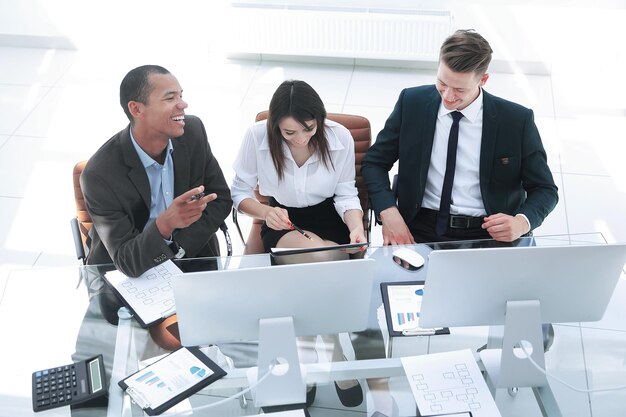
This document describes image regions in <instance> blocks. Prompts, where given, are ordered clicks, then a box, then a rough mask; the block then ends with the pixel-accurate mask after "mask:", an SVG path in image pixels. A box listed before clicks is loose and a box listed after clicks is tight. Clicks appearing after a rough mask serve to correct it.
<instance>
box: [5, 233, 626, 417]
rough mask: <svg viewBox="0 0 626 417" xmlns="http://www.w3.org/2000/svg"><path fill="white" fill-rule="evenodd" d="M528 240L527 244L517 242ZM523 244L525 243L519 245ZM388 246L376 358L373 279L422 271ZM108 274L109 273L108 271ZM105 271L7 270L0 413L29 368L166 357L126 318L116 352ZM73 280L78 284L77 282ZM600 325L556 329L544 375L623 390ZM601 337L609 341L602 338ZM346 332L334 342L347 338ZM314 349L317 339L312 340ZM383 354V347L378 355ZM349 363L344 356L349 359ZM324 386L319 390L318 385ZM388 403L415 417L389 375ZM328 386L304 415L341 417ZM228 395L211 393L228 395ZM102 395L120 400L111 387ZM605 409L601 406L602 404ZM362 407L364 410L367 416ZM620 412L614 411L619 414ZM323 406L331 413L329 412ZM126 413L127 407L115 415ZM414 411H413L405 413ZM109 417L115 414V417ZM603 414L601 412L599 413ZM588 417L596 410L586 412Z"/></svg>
mask: <svg viewBox="0 0 626 417" xmlns="http://www.w3.org/2000/svg"><path fill="white" fill-rule="evenodd" d="M534 242H535V244H537V245H540V246H542V245H546V246H549V245H569V244H589V243H599V244H601V243H604V242H603V239H602V237H601V236H599V235H597V234H593V235H582V236H551V237H541V238H535V239H534ZM526 243H527V242H526ZM526 243H524V244H526ZM493 244H494V242H492V241H475V242H462V243H458V244H457V243H446V244H429V245H416V247H415V248H417V249H418V251H420V252H425V253H427V252H428V251H430V250H433V249H454V248H458V247H461V246H462V247H468V245H471V246H474V247H481V246H482V247H484V246H493ZM391 252H392V248H370V249H368V252H367V254H366V256H367V257H371V258H374V259H376V261H377V263H378V264H377V265H379V267H377V269H378V271H379V273H378V276H377V277H376V280H375V284H374V285H375V288H374V291H373V299H372V311H371V312H370V315H371V320H370V325H371V326H370V327H371V328H372V329H371V330H372V332H371V333H370V334H369V335H368V336H367V337H366V339H368V338H369V340H365V344H364V345H363V344H362V343H363V342H364V340H360V341H359V340H356V341H355V342H354V343H355V346H357V348H359V347H358V346H359V345H358V344H359V343H361V344H362V345H360V346H365V347H367V346H373V350H372V352H375V353H374V354H371V352H370V354H371V355H373V356H375V355H377V354H379V353H380V352H381V350H380V348H381V346H382V343H384V344H385V345H384V346H385V347H388V338H381V337H380V336H381V335H383V334H385V332H381V331H380V327H379V324H380V320H378V316H377V312H376V309H377V307H378V306H379V305H380V290H379V283H380V282H386V281H402V280H407V281H412V280H419V279H423V278H424V275H425V268H422V269H421V270H419V271H417V272H412V273H410V272H406V271H404V270H402V269H401V268H399V267H398V266H397V265H395V264H393V262H392V261H391ZM215 261H217V262H218V264H219V266H220V268H226V269H228V268H243V267H252V266H263V265H269V258H268V256H267V255H252V256H240V257H230V258H225V257H224V258H216V259H215ZM108 269H110V267H108ZM105 270H107V267H106V266H98V267H93V266H92V267H80V268H79V267H74V268H49V269H31V270H19V271H12V272H11V273H10V274H9V276H8V278H7V281H6V286H5V288H4V292H3V294H2V298H0V328H1V329H2V330H3V337H2V345H1V348H0V349H1V353H2V355H0V370H1V371H0V374H1V375H2V378H0V416H23V415H34V413H33V411H32V406H31V393H30V389H31V387H30V383H31V372H33V371H35V370H38V369H43V368H49V367H53V366H58V365H62V364H66V363H69V362H71V361H76V360H80V359H84V358H87V357H90V356H93V355H95V354H98V353H102V354H103V355H104V358H105V366H106V369H107V371H108V373H109V377H110V372H111V370H112V369H113V359H114V356H115V353H116V349H117V352H118V354H119V352H120V349H128V352H130V353H129V355H128V357H127V363H126V366H127V371H128V373H130V372H132V371H133V370H135V369H137V366H138V361H141V360H144V359H148V358H151V357H154V356H156V355H159V354H163V353H167V351H165V350H164V349H162V348H160V347H158V346H157V345H156V344H155V343H154V342H153V341H152V339H151V338H150V335H149V333H148V332H147V331H146V330H144V329H141V328H140V327H139V326H138V325H137V324H136V323H135V321H134V320H130V321H129V323H130V327H129V328H130V333H129V334H130V337H129V338H128V339H127V340H125V341H124V342H123V344H125V346H123V347H120V345H119V344H120V342H119V341H118V343H117V344H118V346H116V338H117V337H118V326H116V325H115V324H114V323H115V321H116V320H117V307H118V306H119V302H117V300H116V299H115V297H112V294H111V293H110V292H109V290H108V289H107V288H106V287H105V286H104V284H103V282H102V279H101V278H100V274H101V273H102V272H103V271H105ZM79 277H82V279H80V280H79ZM624 292H626V285H625V284H624V280H623V279H622V280H620V283H619V284H618V288H617V290H616V294H617V293H619V294H622V295H623V293H624ZM616 298H617V297H616V296H614V300H612V302H611V305H610V306H609V310H608V311H607V316H608V318H607V317H606V316H605V320H614V319H615V317H618V316H619V314H622V313H623V312H624V307H623V306H622V305H623V304H624V303H623V302H621V301H620V300H619V299H616ZM606 324H607V323H606V322H604V323H603V322H599V324H598V325H596V326H593V324H590V325H587V324H583V325H582V326H581V325H580V324H577V323H569V324H564V325H556V326H555V327H556V338H555V343H554V345H553V346H552V348H551V350H550V351H549V352H548V353H547V354H546V363H547V367H548V370H549V371H551V372H553V373H555V374H556V375H557V376H559V377H561V378H564V379H566V380H567V381H568V382H570V383H572V384H574V385H576V386H580V387H585V386H587V384H589V386H590V387H591V388H593V387H606V386H610V385H617V384H619V383H621V384H623V381H624V380H625V379H626V378H624V376H625V375H626V365H625V362H626V332H611V333H610V334H609V333H608V332H607V331H606V330H603V329H602V326H603V325H606ZM487 334H488V330H487V328H479V327H468V328H453V329H452V334H451V335H439V336H432V337H424V336H418V337H403V338H395V339H394V342H393V356H394V357H401V356H409V355H418V354H426V353H435V352H443V351H450V350H455V349H463V348H470V349H472V350H476V349H477V348H478V347H480V346H482V345H483V344H485V343H486V340H487ZM607 337H608V339H609V340H608V341H605V340H606V338H607ZM347 340H348V339H347V336H345V337H343V339H342V341H343V342H346V341H347ZM318 343H319V342H318ZM607 343H608V344H609V345H610V346H614V347H615V348H616V349H618V350H619V351H620V352H621V361H620V360H619V359H620V358H619V356H620V354H619V352H618V353H617V354H614V356H612V357H610V358H607V360H609V359H610V360H611V361H613V362H611V367H610V370H609V369H608V368H607V366H606V363H604V362H603V360H602V359H603V356H604V355H605V354H606V352H607V351H612V350H613V349H611V348H609V347H607ZM223 350H224V352H225V353H227V354H229V355H231V356H232V357H233V359H234V361H235V364H236V366H250V365H253V364H254V362H255V358H254V355H255V354H256V349H255V346H254V345H248V346H246V345H241V346H238V347H236V348H234V349H232V348H229V347H226V348H224V349H223ZM383 352H384V351H383ZM348 356H349V357H351V355H350V354H348ZM322 385H323V384H322ZM389 387H390V390H391V392H392V394H393V398H394V401H395V402H396V403H397V405H398V409H399V415H414V410H415V409H414V402H413V399H412V397H411V394H410V391H409V390H408V386H407V384H406V381H405V380H404V378H403V377H393V378H391V379H390V382H389ZM552 387H553V390H554V392H555V396H556V399H557V401H558V403H559V405H560V407H561V410H562V412H563V415H567V416H590V415H591V413H590V407H589V402H590V400H594V401H599V400H600V399H601V401H603V402H604V401H607V402H609V403H615V402H616V403H618V404H619V403H621V404H622V405H623V404H626V393H624V392H608V393H602V394H593V395H592V396H591V397H590V395H589V394H584V393H574V392H572V391H570V390H568V389H567V388H564V387H562V386H561V385H558V384H556V383H552ZM333 391H334V388H333V387H332V385H331V386H320V387H319V388H318V397H317V400H316V403H315V404H314V405H315V406H316V407H313V408H312V409H311V414H312V415H313V416H315V415H318V416H323V415H341V414H342V410H341V406H340V404H339V402H338V400H337V397H336V395H334V392H333ZM231 392H232V390H231V391H230V392H226V391H225V393H215V395H218V396H219V395H222V396H224V395H229V394H230V393H231ZM110 395H111V396H112V397H113V396H121V394H120V393H119V392H118V391H117V390H116V391H115V392H113V390H111V393H110ZM196 397H203V398H200V399H198V398H194V404H196V403H198V402H202V401H209V402H210V401H213V400H214V399H212V398H213V397H210V396H207V395H205V396H196ZM497 403H498V406H499V407H500V409H501V412H502V415H503V416H517V415H520V416H521V415H524V416H534V415H540V412H539V410H538V408H537V406H536V404H535V402H534V398H533V397H532V394H531V392H530V390H524V389H522V390H520V394H518V396H517V397H515V398H511V397H508V395H506V393H503V394H502V395H501V393H498V396H497ZM372 404H373V403H372V397H371V395H368V396H367V400H366V401H365V402H364V405H362V406H361V407H358V408H357V409H350V410H348V409H344V410H347V411H343V412H345V413H346V414H345V415H355V412H356V415H366V413H367V415H369V414H371V412H372V410H373V405H372ZM608 408H610V407H608ZM368 409H369V410H368ZM620 409H623V408H620ZM217 410H219V411H211V413H212V414H211V413H209V412H207V415H246V414H255V413H257V412H258V410H256V409H255V408H254V407H253V406H252V405H249V407H248V408H247V409H245V410H244V409H241V408H240V406H239V403H238V402H237V401H232V402H231V403H230V404H228V405H225V406H224V407H222V408H219V409H217ZM329 410H331V411H329ZM124 411H125V413H126V414H127V415H130V414H131V411H130V410H129V409H128V408H125V409H124ZM106 413H107V409H106V406H105V407H100V408H91V409H76V410H71V411H70V409H69V407H64V408H59V409H56V410H50V411H48V412H44V413H39V415H59V416H64V415H73V416H80V415H90V416H91V415H106ZM411 413H413V414H411ZM118 414H119V413H117V414H116V415H118ZM608 415H610V414H607V416H608ZM594 416H595V414H594Z"/></svg>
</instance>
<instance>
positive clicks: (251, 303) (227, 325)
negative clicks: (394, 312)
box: [173, 259, 376, 346]
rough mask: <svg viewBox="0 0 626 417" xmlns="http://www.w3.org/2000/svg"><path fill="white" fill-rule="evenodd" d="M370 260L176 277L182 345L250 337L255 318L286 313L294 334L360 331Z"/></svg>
mask: <svg viewBox="0 0 626 417" xmlns="http://www.w3.org/2000/svg"><path fill="white" fill-rule="evenodd" d="M375 270H376V268H375V261H374V260H372V259H355V260H348V261H335V262H321V263H312V264H298V265H283V266H265V267H254V268H245V269H231V270H220V271H206V272H191V273H186V274H182V275H179V276H177V277H176V279H175V280H173V281H174V298H175V300H176V311H177V314H178V326H179V331H180V339H181V342H182V344H183V345H185V346H193V345H205V344H212V343H221V342H235V341H254V340H258V338H259V320H260V319H265V318H278V317H292V318H293V325H294V329H295V333H296V336H312V335H318V334H334V333H340V332H351V331H360V330H364V329H365V328H366V327H367V323H368V316H369V307H370V299H371V297H372V287H373V279H374V274H375Z"/></svg>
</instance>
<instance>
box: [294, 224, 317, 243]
mask: <svg viewBox="0 0 626 417" xmlns="http://www.w3.org/2000/svg"><path fill="white" fill-rule="evenodd" d="M289 224H290V225H291V228H292V229H295V230H296V231H297V232H299V233H301V234H302V236H304V237H306V238H307V239H309V240H312V238H311V236H309V235H308V234H307V233H306V232H305V231H304V230H302V229H300V228H299V227H298V226H296V225H295V224H293V223H291V222H289Z"/></svg>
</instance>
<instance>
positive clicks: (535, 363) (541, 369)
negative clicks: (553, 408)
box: [519, 343, 626, 393]
mask: <svg viewBox="0 0 626 417" xmlns="http://www.w3.org/2000/svg"><path fill="white" fill-rule="evenodd" d="M519 346H520V347H521V348H522V350H523V351H524V353H525V354H526V358H527V359H528V360H529V361H530V363H532V364H533V366H534V367H535V368H537V370H538V371H539V372H541V373H542V374H544V375H545V376H547V377H550V378H552V379H554V380H555V381H557V382H560V383H561V384H563V385H565V386H566V387H568V388H569V389H571V390H574V391H577V392H585V393H592V392H606V391H621V390H625V389H626V385H621V386H617V387H611V388H597V389H584V388H578V387H575V386H573V385H571V384H569V383H568V382H565V381H564V380H562V379H561V378H559V377H557V376H554V375H552V374H551V373H549V372H548V371H546V370H545V369H543V368H542V367H541V366H539V364H538V363H537V362H535V360H534V359H533V358H532V357H531V356H530V353H529V352H528V351H527V350H526V347H525V346H524V344H523V343H520V344H519Z"/></svg>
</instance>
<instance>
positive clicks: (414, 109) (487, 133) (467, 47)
mask: <svg viewBox="0 0 626 417" xmlns="http://www.w3.org/2000/svg"><path fill="white" fill-rule="evenodd" d="M491 54H492V50H491V47H490V46H489V43H488V42H487V41H486V40H485V39H484V38H483V37H482V36H481V35H479V34H478V33H476V32H474V31H471V30H460V31H457V32H456V33H454V34H453V35H451V36H450V37H449V38H448V39H446V41H445V42H444V43H443V45H442V47H441V51H440V56H439V67H438V71H437V80H436V84H435V85H430V86H422V87H414V88H407V89H405V90H403V91H402V93H401V94H400V98H399V99H398V102H397V103H396V106H395V108H394V110H393V112H392V113H391V115H390V116H389V118H388V119H387V122H386V123H385V127H384V128H383V130H382V131H381V132H380V133H379V134H378V137H377V139H376V143H375V144H374V145H373V146H372V147H371V148H370V149H369V150H368V152H367V155H366V157H365V160H364V161H363V165H362V174H363V178H364V179H365V182H366V184H367V187H368V190H369V193H370V197H371V200H372V204H373V208H374V211H375V212H376V215H377V217H378V218H379V219H380V220H381V222H382V225H383V240H384V244H385V245H387V244H408V243H414V242H416V241H417V242H433V241H446V240H466V239H481V238H490V237H491V238H493V239H495V240H497V241H503V242H511V241H514V240H516V239H518V238H519V237H520V236H522V235H525V234H528V233H529V232H530V231H531V230H533V229H534V228H536V227H537V226H539V225H540V224H541V223H542V222H543V220H544V218H545V217H546V216H547V215H548V213H550V212H551V211H552V209H553V208H554V207H555V205H556V203H557V201H558V194H557V187H556V185H555V184H554V180H553V178H552V174H551V173H550V169H549V168H548V164H547V160H546V153H545V150H544V148H543V145H542V143H541V137H540V136H539V132H538V130H537V127H536V125H535V123H534V119H533V112H532V110H530V109H527V108H524V107H522V106H520V105H518V104H515V103H512V102H509V101H506V100H503V99H501V98H498V97H495V96H493V95H491V94H489V93H487V92H486V91H485V90H484V89H483V88H482V87H483V86H484V85H485V83H486V82H487V79H488V78H489V74H488V73H487V68H488V66H489V62H490V61H491ZM459 112H460V114H459ZM453 113H454V114H453ZM457 116H458V117H457ZM455 119H456V121H455ZM455 124H456V127H455ZM455 128H456V130H457V132H458V133H455V135H456V137H455V139H454V140H452V136H453V135H452V132H451V130H452V131H454V130H455ZM457 140H458V147H457V148H456V149H455V148H453V149H451V150H449V149H448V143H449V142H451V143H454V142H456V141H457ZM451 148H452V147H451ZM450 158H452V163H451V164H450V163H449V162H450ZM454 158H456V159H454ZM398 160H399V165H398V182H397V191H396V194H394V193H393V192H392V190H391V187H390V183H389V170H390V169H391V168H392V166H393V165H394V163H395V162H396V161H398ZM448 165H449V166H451V167H453V168H452V169H447V167H448ZM446 170H448V171H451V172H450V175H448V173H447V172H446ZM447 178H449V180H448V179H447ZM446 182H448V184H449V189H451V192H450V193H448V194H447V195H448V197H443V196H444V195H445V194H446V193H445V192H443V191H442V190H443V189H444V187H443V185H444V183H446ZM450 187H451V188H450ZM396 197H397V200H396ZM446 200H447V203H446ZM396 201H397V204H396Z"/></svg>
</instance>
